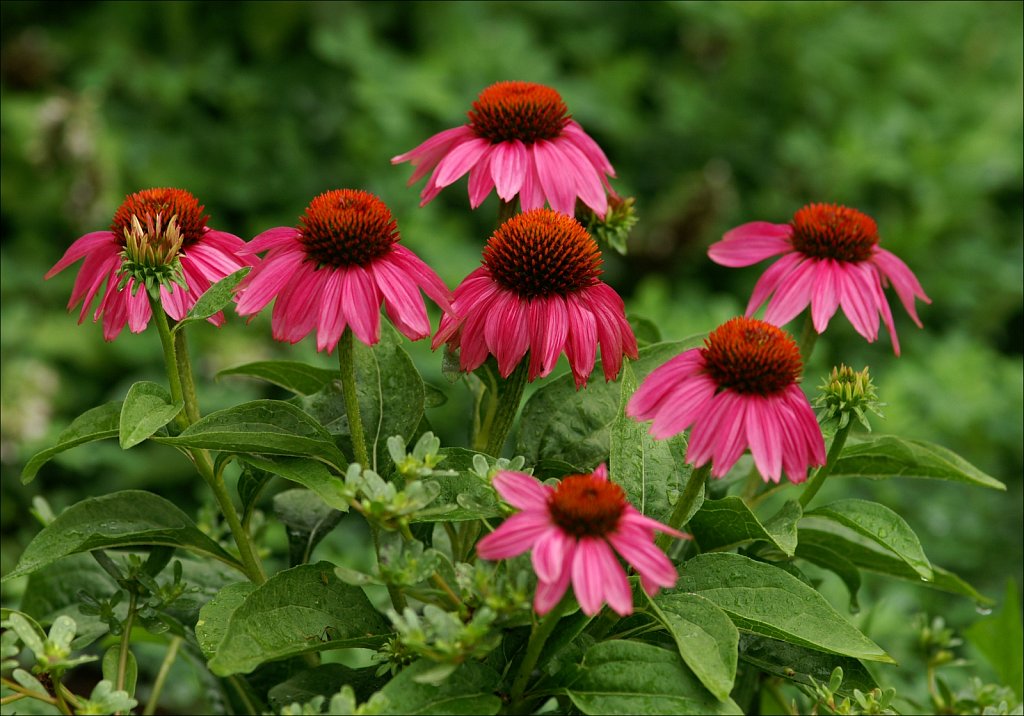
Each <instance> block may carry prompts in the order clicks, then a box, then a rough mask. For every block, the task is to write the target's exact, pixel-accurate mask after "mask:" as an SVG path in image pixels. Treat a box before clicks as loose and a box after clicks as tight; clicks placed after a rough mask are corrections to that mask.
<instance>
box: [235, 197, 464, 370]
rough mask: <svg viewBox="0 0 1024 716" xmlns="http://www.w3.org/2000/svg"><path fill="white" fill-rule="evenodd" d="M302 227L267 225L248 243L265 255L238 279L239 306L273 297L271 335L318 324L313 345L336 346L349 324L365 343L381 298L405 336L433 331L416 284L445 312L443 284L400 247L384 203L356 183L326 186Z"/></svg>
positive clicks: (244, 311) (376, 325) (251, 308)
mask: <svg viewBox="0 0 1024 716" xmlns="http://www.w3.org/2000/svg"><path fill="white" fill-rule="evenodd" d="M300 224H301V226H300V227H299V228H292V227H277V228H274V229H268V230H267V231H264V232H263V233H261V234H260V235H259V236H257V237H256V238H254V239H253V240H252V241H250V242H249V243H248V245H247V246H246V249H245V250H246V251H247V252H249V253H251V254H255V253H259V252H262V251H267V252H268V253H267V254H266V256H265V257H264V259H263V261H262V262H260V264H259V266H257V267H256V268H255V269H254V270H253V271H252V273H250V274H249V275H248V276H246V278H245V281H244V282H243V283H242V286H241V290H240V294H239V299H238V306H237V310H238V313H239V314H240V315H243V316H248V315H252V314H255V313H258V312H259V311H261V310H262V309H263V308H264V307H265V306H266V305H267V304H268V303H270V302H271V301H273V300H275V299H276V302H275V303H274V310H273V314H272V317H271V330H272V333H273V336H274V338H275V339H277V340H279V341H287V342H289V343H298V342H299V341H300V340H302V339H303V338H304V337H305V336H307V335H308V334H309V333H310V332H312V331H313V330H316V345H317V350H320V351H324V350H326V351H333V350H334V347H335V346H336V345H337V344H338V341H339V340H340V339H341V335H342V333H343V332H344V330H345V328H346V326H348V327H351V329H352V332H353V334H354V335H355V336H356V337H357V338H358V339H359V340H360V341H362V342H363V343H365V344H367V345H374V344H375V343H377V342H378V341H379V340H380V308H381V303H382V302H383V305H384V308H385V310H386V311H387V314H388V317H389V318H390V319H391V321H392V323H394V324H395V327H396V328H397V329H398V330H399V331H400V332H401V333H402V334H403V335H404V336H406V337H407V338H409V339H410V340H419V339H421V338H426V337H427V336H428V335H430V322H429V320H428V318H427V309H426V305H425V304H424V302H423V298H422V297H421V296H420V289H422V290H423V292H424V293H426V294H427V296H429V297H430V298H431V299H433V300H434V302H435V303H437V304H438V305H439V306H440V307H441V308H442V309H444V310H450V309H451V305H450V304H449V302H448V301H449V296H450V292H449V291H448V288H447V287H446V286H445V285H444V282H443V281H441V279H440V278H439V277H438V276H437V274H436V273H434V271H433V270H432V269H431V268H430V267H429V266H427V264H425V263H424V262H423V261H422V260H421V259H420V258H419V257H418V256H416V254H414V253H413V252H412V251H410V250H409V249H407V248H405V247H404V246H401V245H400V244H399V243H398V241H399V234H398V224H397V222H396V221H395V219H394V217H393V216H392V215H391V211H390V210H389V209H388V207H387V206H385V204H384V202H382V201H381V200H380V199H378V198H377V197H376V196H374V195H373V194H370V193H369V192H366V191H361V190H357V189H337V190H334V191H328V192H325V193H323V194H321V195H319V196H317V197H316V198H314V199H313V201H311V202H310V204H309V206H308V207H307V209H306V212H305V213H304V214H303V215H302V217H301V219H300Z"/></svg>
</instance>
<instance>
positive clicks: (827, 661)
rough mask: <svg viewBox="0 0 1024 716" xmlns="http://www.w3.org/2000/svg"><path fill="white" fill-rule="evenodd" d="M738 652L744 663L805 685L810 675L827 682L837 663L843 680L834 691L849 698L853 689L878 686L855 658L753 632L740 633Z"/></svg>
mask: <svg viewBox="0 0 1024 716" xmlns="http://www.w3.org/2000/svg"><path fill="white" fill-rule="evenodd" d="M739 653H740V659H742V660H743V661H745V662H747V663H748V664H753V665H754V666H756V667H758V668H759V669H763V670H764V671H767V672H768V673H769V674H774V675H775V676H780V677H782V678H784V679H789V680H790V681H793V682H795V683H798V684H806V685H807V686H810V685H811V678H813V679H814V680H815V681H817V682H818V683H819V684H821V683H825V684H827V683H828V680H829V677H830V676H831V675H832V670H833V669H835V668H836V667H837V666H840V667H842V669H843V684H842V686H840V687H839V691H838V692H837V693H838V694H839V695H841V696H845V697H849V698H854V695H853V691H854V689H857V690H858V691H861V692H864V693H866V692H868V691H871V689H874V688H876V687H877V686H878V684H877V683H875V680H874V678H872V676H871V674H870V672H868V670H867V669H865V668H864V665H863V664H862V663H860V662H859V661H858V660H856V659H851V658H849V657H846V656H836V655H835V654H826V653H824V652H821V651H817V650H815V649H806V648H804V647H802V646H796V645H795V644H789V643H787V642H784V641H778V640H776V639H769V638H767V637H763V636H757V635H756V634H740V649H739Z"/></svg>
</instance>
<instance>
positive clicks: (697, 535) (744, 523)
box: [687, 495, 800, 556]
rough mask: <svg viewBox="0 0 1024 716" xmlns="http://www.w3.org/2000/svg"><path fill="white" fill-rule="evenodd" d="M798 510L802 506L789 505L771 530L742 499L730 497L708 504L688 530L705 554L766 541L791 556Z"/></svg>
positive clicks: (779, 515)
mask: <svg viewBox="0 0 1024 716" xmlns="http://www.w3.org/2000/svg"><path fill="white" fill-rule="evenodd" d="M791 503H792V504H791ZM793 505H795V508H794V507H793ZM799 510H800V505H799V503H796V502H794V501H792V500H791V501H790V502H787V503H786V505H785V506H784V507H783V509H782V510H781V511H780V513H779V514H777V515H776V516H775V517H774V518H773V520H775V521H774V522H773V523H772V527H773V529H772V530H769V529H768V527H767V526H766V525H764V524H762V523H761V520H759V519H758V518H757V515H755V514H754V513H753V512H751V511H750V508H749V507H747V504H746V503H745V502H744V501H743V500H742V499H741V498H739V497H737V496H735V495H728V496H726V497H723V498H721V499H720V500H705V501H704V504H703V506H702V507H701V509H700V510H699V511H698V512H697V513H696V514H695V515H694V516H693V517H691V518H690V522H689V525H688V527H687V529H688V530H689V531H690V533H691V534H693V537H694V539H695V540H696V541H697V544H698V545H700V548H701V550H702V551H704V552H710V551H713V550H725V549H730V548H732V547H736V546H737V545H741V544H746V543H748V542H755V541H758V540H763V541H765V542H769V543H771V544H773V545H775V547H777V548H778V549H779V550H780V551H781V552H782V553H784V554H786V555H788V556H792V555H793V551H794V550H795V548H796V519H797V518H798V517H799V514H800V512H799Z"/></svg>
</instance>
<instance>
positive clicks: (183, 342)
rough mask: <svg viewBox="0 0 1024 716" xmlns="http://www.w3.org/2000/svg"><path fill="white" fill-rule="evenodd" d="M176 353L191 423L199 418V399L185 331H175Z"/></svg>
mask: <svg viewBox="0 0 1024 716" xmlns="http://www.w3.org/2000/svg"><path fill="white" fill-rule="evenodd" d="M174 354H175V357H176V358H177V361H178V375H179V377H180V378H181V394H182V399H183V400H184V401H185V415H186V416H188V420H189V422H190V423H194V422H196V421H197V420H199V417H200V415H201V413H200V412H199V400H198V399H197V398H196V382H195V379H194V377H193V376H192V363H191V361H190V360H189V355H188V340H187V339H186V338H185V331H184V330H183V329H182V328H179V329H178V330H177V331H174Z"/></svg>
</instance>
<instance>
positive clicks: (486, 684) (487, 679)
mask: <svg viewBox="0 0 1024 716" xmlns="http://www.w3.org/2000/svg"><path fill="white" fill-rule="evenodd" d="M435 666H436V664H435V663H433V662H432V661H429V660H428V659H420V660H419V661H417V662H415V663H414V664H412V665H411V666H408V667H406V668H404V669H402V670H401V671H400V672H399V673H398V675H397V676H396V677H395V678H393V679H392V680H391V681H389V682H388V683H387V685H386V686H385V687H384V688H383V689H381V690H380V693H382V694H384V696H386V697H387V699H388V704H387V706H386V708H385V710H384V711H383V712H382V713H385V714H453V716H454V715H461V714H496V713H498V711H499V710H500V709H501V699H500V698H498V697H497V696H495V694H494V692H495V690H496V689H497V688H498V683H499V682H500V681H501V676H500V675H499V674H498V672H496V671H495V670H494V669H492V668H490V667H489V666H486V665H484V664H481V663H480V662H477V661H472V660H470V661H467V662H466V663H464V664H462V666H460V667H459V668H457V669H456V670H455V671H454V672H452V673H451V674H450V675H449V676H448V678H446V679H445V680H444V681H442V682H441V683H439V684H428V683H421V682H419V681H418V680H417V677H419V676H421V675H423V674H425V673H426V672H428V671H430V670H431V669H433V668H434V667H435Z"/></svg>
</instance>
